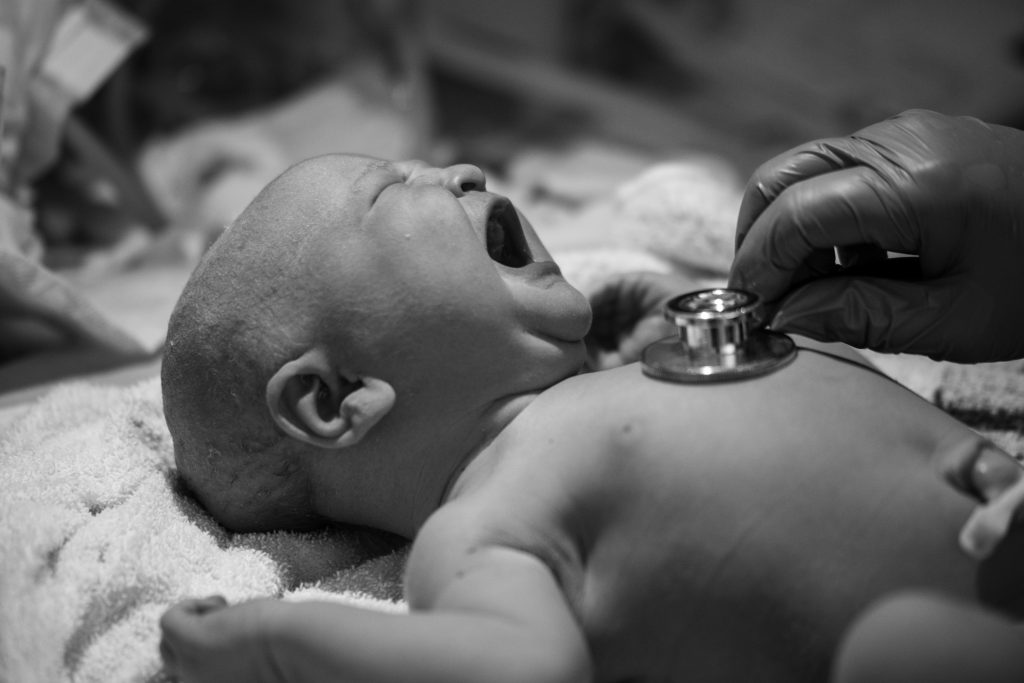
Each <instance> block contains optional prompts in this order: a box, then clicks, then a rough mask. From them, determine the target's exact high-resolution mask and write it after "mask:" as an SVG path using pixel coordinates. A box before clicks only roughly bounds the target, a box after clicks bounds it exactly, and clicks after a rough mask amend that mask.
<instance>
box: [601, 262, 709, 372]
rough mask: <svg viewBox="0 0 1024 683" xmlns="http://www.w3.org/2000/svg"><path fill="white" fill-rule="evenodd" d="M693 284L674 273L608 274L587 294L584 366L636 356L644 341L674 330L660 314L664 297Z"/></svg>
mask: <svg viewBox="0 0 1024 683" xmlns="http://www.w3.org/2000/svg"><path fill="white" fill-rule="evenodd" d="M696 288H697V284H696V282H695V281H694V280H692V279H691V278H688V277H685V276H683V275H677V274H674V273H673V274H663V273H652V272H635V273H621V274H617V275H613V276H611V277H609V278H608V279H607V280H606V281H605V282H603V283H602V284H601V286H600V287H599V288H598V289H597V291H595V292H594V293H593V294H591V295H590V297H589V299H590V307H591V308H592V309H593V313H594V318H593V323H592V324H591V327H590V332H589V334H587V339H586V342H587V355H588V356H589V359H588V366H589V367H590V368H591V369H594V370H605V369H608V368H614V367H618V366H620V365H626V364H627V363H633V362H636V361H638V360H640V356H641V354H642V353H643V350H644V349H645V348H646V347H647V345H648V344H651V343H653V342H656V341H658V340H659V339H664V338H665V337H667V336H670V335H671V334H672V333H673V332H676V327H675V326H674V325H673V324H672V323H670V322H668V321H667V320H665V317H664V315H663V311H662V307H663V305H664V303H665V301H667V300H668V299H671V298H672V297H674V296H678V295H680V294H685V293H686V292H689V291H691V290H693V289H696Z"/></svg>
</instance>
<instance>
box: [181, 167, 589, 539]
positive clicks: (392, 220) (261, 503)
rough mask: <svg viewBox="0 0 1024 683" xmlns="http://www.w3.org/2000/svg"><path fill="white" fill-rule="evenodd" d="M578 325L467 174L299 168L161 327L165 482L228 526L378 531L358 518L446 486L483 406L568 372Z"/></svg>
mask: <svg viewBox="0 0 1024 683" xmlns="http://www.w3.org/2000/svg"><path fill="white" fill-rule="evenodd" d="M589 322H590V309H589V306H588V305H587V302H586V300H585V299H584V298H583V296H582V295H581V294H580V293H579V292H577V291H576V290H575V289H573V288H572V287H570V286H569V285H568V284H566V282H565V281H564V280H563V279H562V277H561V275H560V274H559V272H558V269H557V267H555V266H554V264H553V262H552V261H551V259H550V256H549V255H548V253H547V251H546V250H545V249H544V247H543V245H542V244H541V243H540V241H539V240H538V238H537V236H536V234H535V233H534V232H533V229H532V228H531V227H530V225H529V224H528V223H527V222H526V221H525V220H524V219H522V218H521V217H520V216H519V215H518V214H517V212H516V211H515V209H514V208H513V207H512V206H511V205H510V204H509V203H508V201H507V200H505V199H504V198H502V197H499V196H496V195H493V194H490V193H489V192H487V191H486V189H485V178H484V176H483V173H482V172H481V171H480V170H479V169H477V168H476V167H473V166H468V165H460V166H452V167H449V168H445V169H436V168H430V167H427V166H425V165H424V164H422V163H420V162H401V163H389V162H384V161H380V160H376V159H369V158H365V157H354V156H344V155H329V156H323V157H317V158H314V159H311V160H308V161H306V162H303V163H301V164H298V165H296V166H294V167H292V168H291V169H289V170H288V171H286V172H285V173H284V174H282V175H281V176H280V177H279V178H277V179H276V180H275V181H273V182H272V183H271V184H270V185H268V186H267V187H266V188H265V189H264V190H263V191H262V192H261V193H260V194H259V196H258V197H257V198H256V199H255V200H254V201H253V202H252V204H250V206H249V207H248V208H247V209H246V210H245V211H244V212H243V213H242V215H241V216H240V217H239V218H238V219H237V221H235V223H234V224H233V225H232V226H231V228H229V229H228V230H227V231H226V232H225V233H224V235H223V236H222V237H221V238H220V239H219V240H218V241H217V242H216V243H215V244H214V245H213V247H212V248H211V249H210V251H209V252H208V254H207V255H206V257H205V258H204V259H203V261H202V263H201V264H200V265H199V267H198V268H197V269H196V271H195V273H194V274H193V275H192V278H191V279H190V281H189V283H188V285H187V286H186V287H185V290H184V291H183V293H182V296H181V299H180V300H179V302H178V305H177V307H176V308H175V311H174V313H173V315H172V317H171V322H170V326H169V329H168V334H167V345H166V350H165V356H164V362H163V370H162V382H163V395H164V411H165V415H166V418H167V424H168V426H169V428H170V431H171V435H172V437H173V439H174V449H175V459H176V461H177V465H178V469H179V472H180V474H181V476H182V477H183V478H184V480H185V482H186V484H187V485H188V487H189V488H190V489H191V490H192V491H193V492H194V493H195V494H196V496H197V497H198V498H199V499H200V500H201V501H202V503H203V504H204V505H205V506H206V507H207V509H208V510H210V512H211V513H212V514H213V515H214V516H215V517H216V518H217V519H218V521H220V522H221V523H223V524H224V525H225V526H228V527H229V528H232V529H237V530H248V529H270V528H301V527H308V526H313V525H317V524H320V523H322V522H324V521H325V520H334V521H341V522H349V523H354V524H366V523H370V524H372V523H373V521H374V520H373V518H372V514H370V513H369V512H366V514H363V513H364V512H365V510H363V509H362V508H361V507H360V504H359V503H358V501H365V505H364V506H363V507H372V505H373V503H372V501H373V500H374V499H375V498H376V499H379V498H380V497H381V496H382V495H385V493H384V492H390V493H394V492H395V491H399V490H404V489H403V487H402V486H398V485H395V483H394V482H389V481H388V480H389V479H401V478H402V477H416V476H419V477H421V478H424V480H428V479H430V478H431V477H430V476H428V475H427V474H425V473H429V471H430V470H432V469H445V468H448V470H450V469H451V468H453V467H454V466H455V465H457V460H456V462H454V463H453V462H448V460H450V459H452V458H456V459H458V458H460V457H462V456H463V455H464V453H459V452H457V451H459V449H460V448H461V449H467V448H471V447H472V445H473V444H472V442H473V439H479V434H480V433H483V432H484V431H486V429H487V425H481V424H478V423H479V422H480V421H482V420H486V419H487V416H488V414H489V413H488V411H489V410H491V407H492V406H494V405H496V404H500V403H501V402H502V401H504V400H505V399H508V398H512V397H516V396H521V395H528V394H531V393H536V392H537V391H541V390H543V389H545V388H547V387H549V386H551V385H552V384H554V383H556V382H558V381H559V380H561V379H563V378H565V377H567V376H569V375H571V374H574V373H575V372H576V371H577V370H578V369H579V367H580V365H581V364H582V361H583V357H584V351H583V343H582V341H581V340H582V338H583V335H584V334H585V333H586V330H587V328H588V326H589ZM434 445H436V446H437V447H436V448H434V447H433V446H434ZM449 454H450V455H449ZM406 488H408V487H406ZM435 493H436V492H435ZM424 495H433V493H431V492H428V491H425V492H424ZM391 504H394V505H400V504H402V501H392V502H391Z"/></svg>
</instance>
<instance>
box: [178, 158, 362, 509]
mask: <svg viewBox="0 0 1024 683" xmlns="http://www.w3.org/2000/svg"><path fill="white" fill-rule="evenodd" d="M347 161H348V160H347V159H345V158H336V159H333V158H332V159H326V158H324V159H317V160H314V161H312V162H307V163H305V164H302V165H299V166H296V167H293V168H292V169H290V170H289V171H286V172H285V173H284V174H282V176H281V177H279V178H278V179H277V180H275V181H274V182H272V183H271V184H270V185H268V186H267V188H265V189H264V190H263V191H262V192H261V193H260V194H259V195H258V196H257V197H256V199H254V200H253V202H252V203H251V204H250V205H249V206H248V207H247V208H246V209H245V210H244V211H243V212H242V214H241V215H240V216H239V217H238V219H237V220H236V221H235V222H234V224H233V225H232V226H231V227H230V228H229V229H228V230H226V231H225V232H224V234H223V235H222V236H221V237H220V239H218V240H217V242H216V243H215V244H214V245H213V246H212V247H211V249H210V250H209V252H208V253H207V254H206V255H205V257H204V258H203V260H202V262H201V263H200V265H199V266H198V267H197V268H196V270H195V272H194V273H193V275H192V277H191V278H190V279H189V281H188V283H187V284H186V286H185V288H184V290H183V292H182V295H181V297H180V298H179V301H178V303H177V305H176V306H175V309H174V312H173V314H172V316H171V319H170V323H169V326H168V333H167V343H166V347H165V354H164V360H163V366H162V371H161V375H162V387H163V397H164V412H165V416H166V420H167V424H168V427H169V429H170V432H171V435H172V437H173V440H174V444H175V460H176V462H177V466H178V469H179V472H180V474H181V476H182V478H183V479H184V481H185V482H186V484H187V485H188V486H189V488H190V489H191V490H192V491H193V493H195V494H196V495H197V496H198V497H199V499H200V500H201V501H202V502H203V504H204V505H205V506H206V507H207V508H208V509H209V510H210V511H211V513H213V514H214V516H216V517H217V518H218V521H220V522H222V523H224V524H225V525H227V526H230V527H232V528H250V527H261V526H265V525H267V524H272V525H273V526H278V525H279V524H280V522H281V517H279V516H278V514H277V513H275V511H274V509H275V507H278V506H283V507H285V508H287V510H286V511H285V512H286V513H287V517H289V518H296V519H295V520H294V521H295V522H296V523H300V524H302V525H305V523H306V522H307V520H306V517H307V516H308V515H309V514H311V513H310V512H309V511H308V510H307V509H306V508H307V507H308V506H307V505H306V504H301V503H300V500H299V499H300V497H301V495H302V493H303V492H304V489H305V488H306V485H307V484H306V482H304V481H303V478H304V477H303V476H302V475H303V469H302V467H301V465H300V459H299V458H298V452H297V451H299V450H301V449H300V446H301V445H300V444H297V443H290V440H288V439H286V438H284V437H283V436H282V435H281V434H280V433H279V432H278V430H276V429H275V428H274V425H273V422H272V421H271V420H270V418H269V416H268V415H267V412H266V402H265V387H266V383H267V379H268V378H269V377H270V375H271V374H272V373H273V372H274V371H275V370H276V368H277V367H278V366H279V365H280V363H281V362H282V361H283V360H284V359H286V358H288V357H290V355H292V354H293V353H294V352H295V350H296V348H297V347H298V346H301V344H302V343H308V341H309V340H308V338H306V335H307V334H309V331H310V330H311V329H312V328H311V325H310V323H311V318H312V317H313V313H314V310H313V307H312V306H311V305H310V303H311V302H310V301H309V300H308V299H309V297H307V296H303V295H305V294H307V292H306V290H305V289H304V288H303V286H301V285H302V283H303V282H304V281H303V279H302V278H301V277H297V275H299V274H300V273H299V272H297V271H298V270H299V266H300V265H301V263H302V261H303V260H308V259H309V258H310V257H311V252H310V251H309V250H307V249H305V248H304V245H306V244H308V243H309V241H310V240H309V239H304V238H308V237H309V236H310V235H311V233H313V231H314V230H315V229H316V228H317V227H322V225H323V224H324V223H325V222H326V221H331V220H332V219H335V218H336V217H335V216H331V215H330V211H329V209H330V208H334V209H335V211H336V210H337V208H338V207H337V205H336V204H335V205H334V206H333V207H332V206H331V205H330V203H325V202H322V201H312V200H311V195H316V194H318V193H316V191H315V188H316V187H317V184H315V183H311V182H309V181H310V180H311V179H312V178H314V177H320V178H321V180H322V176H323V173H324V170H325V169H324V167H325V166H327V165H332V166H334V167H335V169H336V168H337V166H338V165H339V164H338V162H341V166H342V167H343V169H344V167H345V166H348V167H350V168H351V170H352V171H353V172H354V173H356V172H361V171H363V170H365V169H367V168H370V167H373V166H376V164H371V163H366V161H365V160H364V161H363V162H362V163H351V164H346V163H345V162H347ZM329 162H334V163H333V164H330V163H329ZM342 208H344V207H342ZM335 222H337V221H336V220H335ZM303 332H305V333H306V334H303ZM264 520H266V521H264ZM308 521H309V522H312V520H308Z"/></svg>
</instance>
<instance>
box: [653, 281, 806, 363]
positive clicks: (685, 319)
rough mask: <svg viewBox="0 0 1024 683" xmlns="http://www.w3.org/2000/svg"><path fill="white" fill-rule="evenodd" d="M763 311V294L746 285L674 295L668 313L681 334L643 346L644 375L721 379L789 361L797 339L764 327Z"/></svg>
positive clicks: (791, 358)
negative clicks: (746, 289)
mask: <svg viewBox="0 0 1024 683" xmlns="http://www.w3.org/2000/svg"><path fill="white" fill-rule="evenodd" d="M761 311H762V305H761V300H760V298H759V297H758V296H757V295H756V294H754V293H752V292H747V291H744V290H742V289H725V288H715V289H702V290H699V291H696V292H690V293H688V294H682V295H680V296H677V297H675V298H673V299H670V300H669V301H668V302H667V303H666V304H665V308H664V313H665V318H666V319H668V320H669V321H671V322H672V323H674V324H675V325H676V326H677V327H678V328H679V335H678V337H667V338H665V339H662V340H660V341H656V342H654V343H653V344H651V345H650V346H648V347H647V348H646V349H644V352H643V356H642V366H643V371H644V374H645V375H647V376H649V377H654V378H656V379H662V380H669V381H672V382H690V383H693V382H723V381H729V380H737V379H746V378H748V377H756V376H758V375H764V374H767V373H769V372H772V371H774V370H777V369H779V368H781V367H784V366H785V365H788V364H789V363H791V362H792V361H793V359H794V358H796V344H795V343H794V342H793V340H792V339H790V338H789V337H788V336H786V335H785V334H782V333H780V332H772V331H770V330H768V329H766V328H765V324H764V321H763V320H762V319H761Z"/></svg>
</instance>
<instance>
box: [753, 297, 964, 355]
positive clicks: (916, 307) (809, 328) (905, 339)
mask: <svg viewBox="0 0 1024 683" xmlns="http://www.w3.org/2000/svg"><path fill="white" fill-rule="evenodd" d="M961 304H962V297H961V293H960V292H958V290H957V287H956V286H955V285H954V283H938V282H935V281H931V282H901V281H897V280H890V279H885V278H856V277H834V278H827V279H823V280H817V281H815V282H811V283H808V284H805V285H804V286H803V287H801V288H800V289H798V290H796V291H795V292H794V293H793V294H791V295H790V296H788V297H786V298H785V299H784V300H783V301H782V303H781V305H780V306H779V308H778V310H777V312H776V314H775V318H774V319H773V320H772V328H773V329H776V330H780V331H785V332H792V333H796V334H802V335H805V336H808V337H811V338H813V339H818V340H821V341H840V342H844V343H846V344H849V345H851V346H855V347H858V348H868V349H872V350H875V351H882V352H887V353H903V352H909V353H918V354H924V355H929V356H933V357H946V358H949V357H950V354H951V350H950V349H951V346H954V345H955V344H956V340H955V337H956V335H957V333H958V331H959V329H960V328H961V325H959V324H956V318H957V317H956V313H957V312H959V311H961V310H962V305H961ZM962 322H966V321H962Z"/></svg>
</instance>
